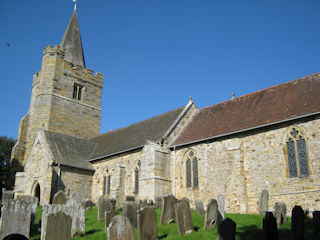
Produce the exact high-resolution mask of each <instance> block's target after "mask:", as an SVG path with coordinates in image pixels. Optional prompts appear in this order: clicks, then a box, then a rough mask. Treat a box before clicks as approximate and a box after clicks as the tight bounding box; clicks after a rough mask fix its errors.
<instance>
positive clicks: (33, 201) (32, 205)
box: [17, 195, 38, 224]
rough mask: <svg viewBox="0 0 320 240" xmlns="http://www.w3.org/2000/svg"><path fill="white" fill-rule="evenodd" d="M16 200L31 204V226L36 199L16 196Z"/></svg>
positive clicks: (35, 209)
mask: <svg viewBox="0 0 320 240" xmlns="http://www.w3.org/2000/svg"><path fill="white" fill-rule="evenodd" d="M17 199H19V200H20V201H24V202H27V203H30V204H31V224H33V223H34V220H35V218H36V212H37V206H38V198H36V197H33V196H29V195H18V197H17Z"/></svg>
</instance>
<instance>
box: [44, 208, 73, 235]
mask: <svg viewBox="0 0 320 240" xmlns="http://www.w3.org/2000/svg"><path fill="white" fill-rule="evenodd" d="M71 225H72V219H71V217H70V216H68V215H66V214H65V213H64V212H60V211H59V212H56V213H51V214H49V215H48V219H47V226H46V231H45V232H46V233H45V236H44V239H45V240H57V239H59V240H69V239H70V238H71Z"/></svg>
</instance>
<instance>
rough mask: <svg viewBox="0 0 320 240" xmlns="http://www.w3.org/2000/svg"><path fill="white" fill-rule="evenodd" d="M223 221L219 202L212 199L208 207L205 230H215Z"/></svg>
mask: <svg viewBox="0 0 320 240" xmlns="http://www.w3.org/2000/svg"><path fill="white" fill-rule="evenodd" d="M221 221H222V216H221V214H220V213H219V211H218V203H217V200H215V199H211V200H210V202H209V203H208V205H207V209H206V212H205V217H204V229H213V228H215V227H216V226H217V224H218V223H220V222H221Z"/></svg>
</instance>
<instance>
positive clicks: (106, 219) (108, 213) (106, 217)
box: [104, 211, 116, 232]
mask: <svg viewBox="0 0 320 240" xmlns="http://www.w3.org/2000/svg"><path fill="white" fill-rule="evenodd" d="M114 216H116V213H115V212H114V211H106V212H105V215H104V225H105V231H106V232H107V229H108V226H109V224H110V222H111V220H112V218H113V217H114Z"/></svg>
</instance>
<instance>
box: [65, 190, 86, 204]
mask: <svg viewBox="0 0 320 240" xmlns="http://www.w3.org/2000/svg"><path fill="white" fill-rule="evenodd" d="M82 201H83V199H82V196H81V194H80V193H77V192H74V193H72V194H71V196H70V197H69V198H68V200H67V202H66V206H71V205H73V204H74V203H77V204H81V203H82Z"/></svg>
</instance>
